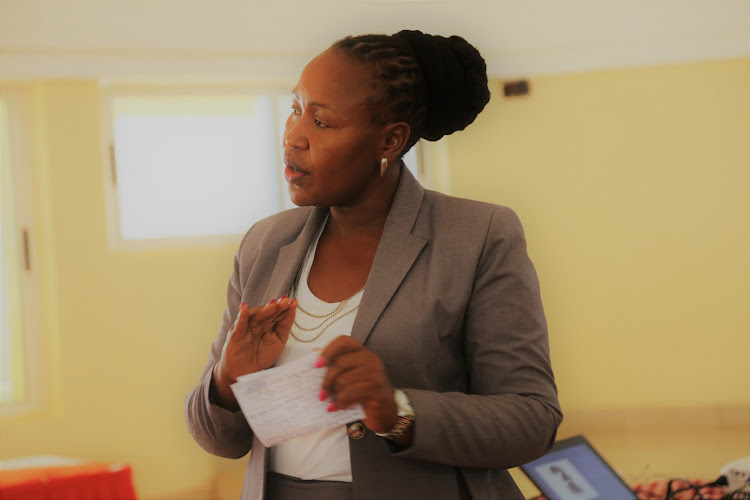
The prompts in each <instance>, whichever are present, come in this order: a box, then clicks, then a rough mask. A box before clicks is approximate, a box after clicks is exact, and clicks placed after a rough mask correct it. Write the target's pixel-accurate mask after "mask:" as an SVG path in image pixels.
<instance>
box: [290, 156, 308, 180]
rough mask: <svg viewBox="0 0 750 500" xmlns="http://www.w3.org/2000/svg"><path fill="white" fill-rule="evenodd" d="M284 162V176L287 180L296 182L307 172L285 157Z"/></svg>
mask: <svg viewBox="0 0 750 500" xmlns="http://www.w3.org/2000/svg"><path fill="white" fill-rule="evenodd" d="M284 164H285V168H284V178H285V179H286V181H287V182H296V181H297V180H299V179H300V178H302V177H304V176H305V175H307V174H308V173H309V172H307V171H306V170H303V169H302V168H300V167H299V165H297V164H296V163H294V162H293V161H291V160H288V159H286V158H285V159H284Z"/></svg>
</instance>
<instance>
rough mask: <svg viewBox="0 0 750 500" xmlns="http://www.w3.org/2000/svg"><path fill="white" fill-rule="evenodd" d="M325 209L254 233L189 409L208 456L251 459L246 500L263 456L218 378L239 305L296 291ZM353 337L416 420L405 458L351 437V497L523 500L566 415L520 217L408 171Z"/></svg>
mask: <svg viewBox="0 0 750 500" xmlns="http://www.w3.org/2000/svg"><path fill="white" fill-rule="evenodd" d="M326 212H327V210H326V209H317V208H298V209H294V210H289V211H286V212H282V213H280V214H277V215H274V216H272V217H269V218H267V219H264V220H262V221H260V222H258V223H257V224H255V225H254V226H253V227H252V228H251V229H250V230H249V231H248V232H247V234H246V235H245V237H244V239H243V241H242V243H241V245H240V248H239V250H238V251H237V254H236V257H235V261H234V273H233V274H232V277H231V279H230V282H229V286H228V292H227V308H226V311H225V312H224V317H223V321H222V324H221V329H220V330H219V334H218V336H217V337H216V340H215V341H214V343H213V345H212V347H211V353H210V356H209V359H208V362H207V363H206V366H205V368H204V370H203V374H202V375H201V378H200V381H199V383H198V385H197V386H196V387H195V388H194V389H193V390H192V391H191V392H190V394H189V395H188V396H187V398H186V401H185V416H186V420H187V426H188V428H189V429H190V432H191V434H192V435H193V437H194V438H195V440H196V441H197V442H198V444H200V446H201V447H203V448H204V449H205V450H206V451H208V452H209V453H213V454H215V455H218V456H221V457H227V458H240V457H242V456H244V455H246V454H247V453H248V451H250V450H251V449H252V453H251V454H250V460H249V463H248V467H247V473H246V475H245V484H244V488H243V491H242V499H243V500H259V499H262V498H263V491H264V482H265V468H266V463H267V460H266V458H267V449H266V448H265V447H264V446H263V445H262V444H261V443H260V441H258V439H257V438H255V437H254V436H253V431H252V429H251V428H250V427H249V426H248V424H247V422H246V420H245V418H244V417H243V415H242V413H241V412H238V413H232V412H230V411H227V410H225V409H223V408H220V407H218V406H216V405H215V404H213V402H212V400H211V399H210V398H209V385H210V380H211V373H212V367H213V366H214V364H215V363H216V361H217V360H218V359H219V357H220V354H221V350H222V347H223V345H224V341H225V339H226V334H227V331H228V329H229V327H230V326H231V325H232V323H233V322H234V319H235V316H236V315H237V311H238V308H239V305H240V303H241V302H243V301H244V302H246V303H248V304H251V305H254V304H265V303H267V302H268V301H269V300H271V299H273V298H276V297H279V296H281V295H284V294H288V292H289V289H290V287H291V285H292V281H293V280H294V277H295V274H296V272H297V269H298V268H299V265H300V263H301V261H302V259H303V257H304V255H305V252H306V250H307V248H308V246H309V245H310V243H311V240H312V238H313V236H314V235H315V231H316V229H317V228H318V227H319V224H320V223H321V222H322V220H323V218H324V216H325V215H326ZM351 335H352V337H353V338H355V339H356V340H358V341H359V342H362V343H363V344H365V345H366V346H367V347H368V348H369V349H371V350H373V351H374V352H376V353H377V354H378V355H379V356H380V358H381V359H382V360H383V363H384V364H385V368H386V371H387V373H388V376H389V377H390V380H391V382H392V383H393V385H394V387H398V388H403V389H404V390H405V391H406V393H407V394H408V396H409V399H410V401H411V403H412V406H413V407H414V411H415V414H416V424H415V428H414V430H415V434H414V442H413V445H412V446H411V447H410V448H408V449H406V450H399V449H397V448H395V447H394V446H393V445H392V444H390V443H389V442H388V441H387V440H385V439H384V438H381V437H378V436H376V435H375V434H373V433H372V432H370V431H367V432H366V434H365V436H364V437H362V438H360V439H350V440H349V444H350V447H349V448H350V457H351V466H352V478H353V481H352V484H353V488H354V496H355V498H358V499H365V498H367V499H370V498H372V499H380V498H383V499H389V500H394V499H400V498H404V499H411V498H430V499H437V498H445V499H456V498H468V497H469V496H470V497H471V498H481V499H484V498H487V499H495V498H497V499H508V498H516V497H517V498H523V497H522V496H521V493H520V491H519V490H518V488H517V487H516V485H515V483H514V482H513V480H512V478H511V477H510V475H509V474H508V472H507V470H506V469H507V468H509V467H514V466H516V465H519V464H522V463H525V462H528V461H531V460H533V459H535V458H537V457H539V456H541V455H543V454H544V453H545V452H546V450H547V449H548V447H549V445H550V444H551V443H552V441H553V440H554V437H555V433H556V430H557V427H558V425H559V424H560V421H561V420H562V413H561V411H560V405H559V402H558V400H557V389H556V387H555V382H554V378H553V375H552V369H551V367H550V359H549V345H548V340H547V326H546V322H545V319H544V312H543V310H542V304H541V300H540V294H539V284H538V280H537V277H536V273H535V271H534V267H533V265H532V263H531V261H530V260H529V258H528V255H527V253H526V242H525V239H524V235H523V229H522V228H521V224H520V222H519V220H518V218H517V217H516V215H515V214H514V213H513V211H511V210H510V209H508V208H505V207H500V206H496V205H491V204H488V203H480V202H476V201H469V200H464V199H459V198H454V197H451V196H446V195H442V194H439V193H435V192H432V191H426V190H424V189H423V188H422V186H421V185H420V184H419V183H418V182H417V181H416V179H414V177H413V176H412V175H411V173H410V172H409V171H408V170H407V169H406V168H402V169H401V179H400V181H399V186H398V189H397V192H396V196H395V198H394V201H393V204H392V206H391V211H390V213H389V215H388V218H387V220H386V223H385V228H384V231H383V235H382V237H381V240H380V244H379V246H378V249H377V253H376V255H375V260H374V261H373V264H372V269H371V270H370V274H369V277H368V279H367V288H366V289H365V292H364V295H363V297H362V301H361V304H360V307H359V311H358V313H357V317H356V320H355V323H354V326H353V328H352V333H351ZM291 341H292V340H290V342H291Z"/></svg>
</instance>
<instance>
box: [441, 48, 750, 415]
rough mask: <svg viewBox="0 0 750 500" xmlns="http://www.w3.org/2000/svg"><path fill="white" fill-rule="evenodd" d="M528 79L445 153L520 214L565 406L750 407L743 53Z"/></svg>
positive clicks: (747, 118)
mask: <svg viewBox="0 0 750 500" xmlns="http://www.w3.org/2000/svg"><path fill="white" fill-rule="evenodd" d="M531 86H532V90H531V94H530V95H529V96H527V97H525V98H520V99H506V98H504V97H503V96H502V89H501V87H500V86H499V84H495V87H494V88H493V91H494V92H493V93H494V95H493V98H492V100H491V102H490V104H489V105H488V107H487V109H486V110H485V111H484V112H483V113H482V114H481V115H480V117H479V119H478V120H477V121H476V123H475V124H474V125H472V126H471V128H470V129H469V130H468V131H467V132H466V133H458V134H455V136H452V137H450V139H449V142H448V149H449V151H450V164H451V167H452V174H453V176H452V186H453V194H455V195H458V196H465V197H469V198H476V199H482V200H487V201H491V202H495V203H500V204H504V205H509V206H511V207H513V208H514V209H516V211H517V212H518V213H519V215H520V217H521V220H522V222H523V223H524V225H525V228H526V232H527V237H528V240H529V246H530V253H531V256H532V258H533V259H534V261H535V263H536V265H537V268H538V271H539V274H540V278H541V284H542V291H543V298H544V301H545V307H546V311H547V315H548V321H549V325H550V335H551V346H552V349H553V365H554V368H555V370H556V375H557V378H558V382H559V386H560V395H561V399H562V403H563V408H564V409H566V410H568V411H571V410H589V409H611V408H620V407H649V406H671V405H678V406H680V405H715V404H719V405H723V404H748V403H750V392H749V391H748V390H747V382H748V380H750V363H748V360H747V353H748V352H750V60H748V59H745V60H734V61H726V62H713V63H705V64H687V65H677V66H667V67H654V68H642V69H633V70H623V71H611V72H600V73H591V74H579V75H570V76H553V77H545V78H535V79H533V80H532V81H531Z"/></svg>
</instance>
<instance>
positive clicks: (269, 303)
mask: <svg viewBox="0 0 750 500" xmlns="http://www.w3.org/2000/svg"><path fill="white" fill-rule="evenodd" d="M274 302H276V299H274V300H272V301H271V302H269V303H268V304H266V305H267V306H270V305H271V304H273V303H274Z"/></svg>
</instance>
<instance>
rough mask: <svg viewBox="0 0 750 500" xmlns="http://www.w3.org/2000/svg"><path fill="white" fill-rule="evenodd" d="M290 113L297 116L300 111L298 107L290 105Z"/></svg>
mask: <svg viewBox="0 0 750 500" xmlns="http://www.w3.org/2000/svg"><path fill="white" fill-rule="evenodd" d="M292 114H293V115H294V116H299V114H300V111H299V109H297V108H295V107H294V106H292Z"/></svg>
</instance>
